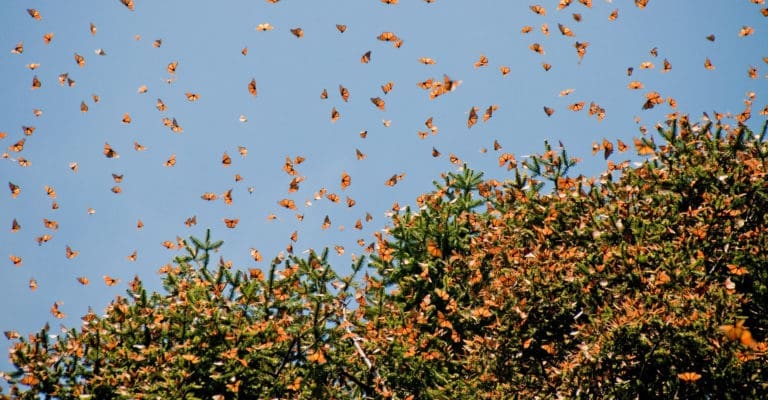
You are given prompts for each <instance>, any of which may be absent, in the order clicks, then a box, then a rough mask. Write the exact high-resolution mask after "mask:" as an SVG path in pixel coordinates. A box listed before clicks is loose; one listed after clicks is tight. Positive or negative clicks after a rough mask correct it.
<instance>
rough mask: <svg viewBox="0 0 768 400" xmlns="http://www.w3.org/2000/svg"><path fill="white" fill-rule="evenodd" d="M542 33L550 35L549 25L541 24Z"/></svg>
mask: <svg viewBox="0 0 768 400" xmlns="http://www.w3.org/2000/svg"><path fill="white" fill-rule="evenodd" d="M541 33H543V34H544V36H549V25H547V24H541Z"/></svg>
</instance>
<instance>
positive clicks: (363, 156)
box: [355, 149, 366, 160]
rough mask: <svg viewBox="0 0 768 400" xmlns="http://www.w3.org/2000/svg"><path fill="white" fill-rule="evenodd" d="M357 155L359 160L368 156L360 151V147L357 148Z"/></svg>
mask: <svg viewBox="0 0 768 400" xmlns="http://www.w3.org/2000/svg"><path fill="white" fill-rule="evenodd" d="M355 156H356V157H357V159H358V160H364V159H365V157H366V155H365V154H363V152H362V151H360V149H355Z"/></svg>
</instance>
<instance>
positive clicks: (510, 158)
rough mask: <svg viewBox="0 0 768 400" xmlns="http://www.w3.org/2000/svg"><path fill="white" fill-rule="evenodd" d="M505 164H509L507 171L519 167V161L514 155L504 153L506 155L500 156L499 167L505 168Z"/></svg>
mask: <svg viewBox="0 0 768 400" xmlns="http://www.w3.org/2000/svg"><path fill="white" fill-rule="evenodd" d="M507 163H508V164H507ZM504 164H507V170H511V169H513V168H515V167H517V160H515V156H514V154H511V153H504V154H502V155H500V156H499V167H502V166H504Z"/></svg>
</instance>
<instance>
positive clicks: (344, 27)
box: [336, 24, 347, 33]
mask: <svg viewBox="0 0 768 400" xmlns="http://www.w3.org/2000/svg"><path fill="white" fill-rule="evenodd" d="M336 29H337V30H338V31H339V32H340V33H344V31H346V30H347V26H346V25H342V24H336Z"/></svg>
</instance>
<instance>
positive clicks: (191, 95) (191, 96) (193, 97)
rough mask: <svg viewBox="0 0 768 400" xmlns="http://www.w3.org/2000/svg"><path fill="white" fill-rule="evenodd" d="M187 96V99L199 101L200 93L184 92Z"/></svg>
mask: <svg viewBox="0 0 768 400" xmlns="http://www.w3.org/2000/svg"><path fill="white" fill-rule="evenodd" d="M184 95H185V96H187V100H189V101H197V100H199V99H200V95H199V94H197V93H189V92H187V93H184Z"/></svg>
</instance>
